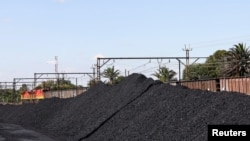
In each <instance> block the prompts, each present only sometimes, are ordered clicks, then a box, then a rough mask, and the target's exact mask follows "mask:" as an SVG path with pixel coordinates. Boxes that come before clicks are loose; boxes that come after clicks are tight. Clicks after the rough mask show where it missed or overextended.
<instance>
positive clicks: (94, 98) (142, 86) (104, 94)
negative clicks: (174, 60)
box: [0, 74, 250, 141]
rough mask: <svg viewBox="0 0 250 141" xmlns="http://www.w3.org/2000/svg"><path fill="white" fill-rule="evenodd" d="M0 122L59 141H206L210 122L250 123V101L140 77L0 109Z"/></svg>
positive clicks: (135, 75)
mask: <svg viewBox="0 0 250 141" xmlns="http://www.w3.org/2000/svg"><path fill="white" fill-rule="evenodd" d="M0 110H1V114H0V122H5V123H15V124H19V125H22V126H24V127H26V128H30V129H34V130H37V131H40V132H42V133H44V134H46V135H48V136H50V137H52V138H54V139H55V140H58V141H59V140H60V141H63V140H65V141H71V140H72V141H78V140H79V141H99V140H104V141H105V140H114V141H116V140H148V141H152V140H157V141H161V140H162V141H165V140H193V141H200V140H207V125H209V124H230V125H231V124H240V125H241V124H250V97H249V96H247V95H244V94H239V93H229V92H218V93H214V92H208V91H201V90H190V89H187V88H184V87H181V86H170V85H168V84H163V83H161V82H159V81H154V80H153V79H151V78H146V77H145V76H143V75H141V74H133V75H130V76H129V77H127V78H125V80H123V81H122V82H121V83H119V84H117V85H114V86H107V85H105V84H103V83H99V84H98V85H96V86H95V87H93V88H91V89H90V90H88V91H87V92H85V93H84V94H82V95H79V96H77V97H75V98H71V99H57V98H52V99H46V100H44V101H41V102H39V103H38V104H24V105H22V106H13V105H5V106H3V105H2V106H0Z"/></svg>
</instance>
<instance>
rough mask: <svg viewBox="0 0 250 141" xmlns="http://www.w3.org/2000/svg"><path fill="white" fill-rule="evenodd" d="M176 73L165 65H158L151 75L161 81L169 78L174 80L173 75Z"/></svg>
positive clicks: (167, 80)
mask: <svg viewBox="0 0 250 141" xmlns="http://www.w3.org/2000/svg"><path fill="white" fill-rule="evenodd" d="M176 74H177V73H176V72H175V71H173V70H170V69H169V68H167V67H160V68H159V69H158V70H157V72H155V73H154V74H152V75H153V76H155V77H157V78H158V79H159V80H160V81H162V82H169V81H170V80H175V79H176V78H174V77H175V75H176Z"/></svg>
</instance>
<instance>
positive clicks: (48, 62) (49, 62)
mask: <svg viewBox="0 0 250 141" xmlns="http://www.w3.org/2000/svg"><path fill="white" fill-rule="evenodd" d="M47 64H50V65H55V64H56V61H55V60H52V61H47Z"/></svg>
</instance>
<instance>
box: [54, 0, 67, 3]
mask: <svg viewBox="0 0 250 141" xmlns="http://www.w3.org/2000/svg"><path fill="white" fill-rule="evenodd" d="M54 1H55V2H57V3H64V2H65V0H54Z"/></svg>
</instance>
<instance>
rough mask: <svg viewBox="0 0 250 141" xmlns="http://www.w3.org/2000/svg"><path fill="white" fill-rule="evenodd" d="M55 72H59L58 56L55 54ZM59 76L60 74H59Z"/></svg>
mask: <svg viewBox="0 0 250 141" xmlns="http://www.w3.org/2000/svg"><path fill="white" fill-rule="evenodd" d="M55 73H58V58H57V56H55ZM57 77H58V74H57Z"/></svg>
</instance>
